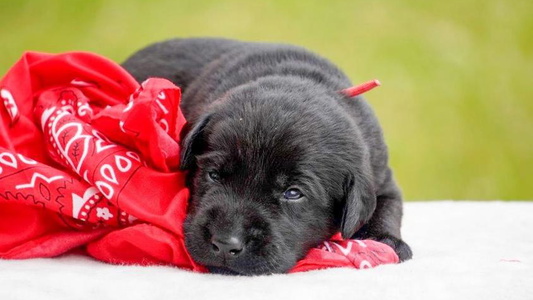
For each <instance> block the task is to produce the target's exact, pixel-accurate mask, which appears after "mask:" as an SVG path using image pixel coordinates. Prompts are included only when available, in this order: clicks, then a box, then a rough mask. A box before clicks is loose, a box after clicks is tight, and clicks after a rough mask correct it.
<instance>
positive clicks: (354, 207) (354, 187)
mask: <svg viewBox="0 0 533 300" xmlns="http://www.w3.org/2000/svg"><path fill="white" fill-rule="evenodd" d="M345 191H346V192H345V203H344V209H343V211H342V218H341V223H340V225H341V226H340V227H341V228H340V229H341V234H342V238H344V239H349V238H351V237H352V236H353V235H354V234H355V233H356V232H357V230H359V229H360V228H361V227H362V226H363V225H364V224H365V223H366V222H368V221H369V220H370V218H371V217H372V214H373V213H374V210H375V209H376V193H375V191H374V185H373V184H372V177H371V176H370V175H367V174H360V173H359V174H352V175H350V176H349V178H348V179H347V180H346V185H345Z"/></svg>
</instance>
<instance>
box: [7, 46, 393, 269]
mask: <svg viewBox="0 0 533 300" xmlns="http://www.w3.org/2000/svg"><path fill="white" fill-rule="evenodd" d="M180 98H181V92H180V89H179V88H178V87H176V86H175V85H173V84H172V83H171V82H169V81H167V80H165V79H159V78H153V79H149V80H147V81H145V82H144V83H143V84H142V85H139V84H138V83H137V82H136V81H135V80H134V79H133V77H132V76H131V75H130V74H128V73H127V72H126V71H125V70H124V69H122V68H121V67H120V66H119V65H117V64H116V63H114V62H112V61H110V60H108V59H106V58H103V57H101V56H98V55H95V54H91V53H83V52H70V53H65V54H59V55H51V54H43V53H35V52H27V53H25V54H24V55H23V56H22V58H21V59H20V60H19V61H18V62H17V63H16V64H15V65H14V66H13V67H12V68H11V70H9V72H8V73H7V74H6V75H5V77H4V78H3V79H2V80H1V81H0V116H1V123H0V258H4V259H23V258H37V257H54V256H58V255H61V254H64V253H67V252H70V251H73V250H76V251H78V252H81V253H84V254H86V255H89V256H92V257H94V258H96V259H98V260H101V261H105V262H109V263H121V264H123V263H126V264H141V265H154V264H157V265H161V264H162V265H174V266H178V267H180V268H184V269H189V270H193V271H198V272H206V268H205V267H203V266H201V265H199V264H197V263H195V262H194V261H193V260H192V259H191V257H190V256H189V254H188V253H187V250H186V248H185V245H184V241H183V228H182V224H183V221H184V218H185V215H186V212H187V200H188V197H189V191H188V189H187V188H186V187H185V173H183V172H180V171H178V167H179V153H180V146H179V142H180V132H181V130H182V129H183V127H184V125H185V123H186V121H185V118H184V117H183V115H182V113H181V111H180V109H179V103H180ZM397 262H398V257H397V255H396V254H395V253H394V251H393V250H392V249H391V248H390V247H389V246H387V245H385V244H382V243H378V242H376V241H371V240H365V241H358V240H342V239H340V238H339V237H338V236H337V237H334V238H332V240H331V241H328V242H324V244H322V245H320V246H319V247H317V248H313V249H311V250H310V251H309V253H308V254H307V256H306V257H305V258H304V259H302V260H301V261H299V262H298V263H297V265H296V266H295V267H294V268H293V269H292V270H291V271H290V272H299V271H308V270H314V269H322V268H327V267H351V268H358V269H360V268H369V267H374V266H377V265H380V264H386V263H397Z"/></svg>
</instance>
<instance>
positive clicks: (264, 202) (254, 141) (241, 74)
mask: <svg viewBox="0 0 533 300" xmlns="http://www.w3.org/2000/svg"><path fill="white" fill-rule="evenodd" d="M123 66H124V67H125V68H126V69H127V70H128V71H130V72H131V73H132V74H133V75H134V77H135V78H136V79H137V80H138V81H140V82H141V81H143V80H145V79H147V78H148V77H163V78H167V79H169V80H171V81H173V82H174V83H175V84H176V85H178V86H180V87H181V88H182V89H183V91H184V94H183V99H182V105H181V107H182V109H183V112H184V115H185V117H186V119H187V120H188V121H189V122H190V124H191V125H192V126H191V127H192V129H191V130H190V133H189V134H188V136H187V138H186V139H185V142H184V145H183V146H184V150H183V157H182V164H183V167H184V168H186V169H189V170H190V174H191V175H190V176H191V182H190V185H191V189H192V197H191V205H190V212H189V215H188V218H187V221H186V223H185V231H186V235H187V236H186V244H187V247H188V249H189V252H190V253H191V255H192V256H193V258H195V259H196V260H197V261H199V262H201V263H204V264H206V265H208V266H212V267H213V269H214V270H215V269H216V270H219V268H221V269H224V270H230V271H232V272H236V273H240V274H262V273H273V272H284V271H286V270H288V269H289V268H290V267H292V265H294V263H295V262H296V261H297V260H298V259H300V258H302V257H303V255H305V253H306V252H307V250H308V249H309V248H310V247H312V246H314V245H316V244H317V243H319V242H320V241H322V240H324V239H327V238H328V237H329V236H331V235H332V234H333V233H335V232H337V231H341V232H342V234H343V236H344V237H346V238H348V237H354V238H373V239H377V240H379V241H382V242H385V243H387V244H389V245H391V246H392V247H393V248H394V249H395V251H396V252H397V253H398V255H399V256H400V259H401V260H405V259H409V258H410V257H411V251H410V249H409V247H408V246H407V244H405V243H404V242H403V241H402V240H401V234H400V225H401V216H402V200H401V194H400V192H399V190H398V188H397V186H396V184H395V182H394V179H393V177H392V173H391V170H390V168H389V167H388V155H387V147H386V145H385V143H384V141H383V137H382V131H381V128H380V126H379V123H378V121H377V119H376V117H375V116H374V114H373V112H372V110H371V108H370V107H369V105H368V104H367V103H366V102H365V101H364V99H363V98H362V97H356V98H347V97H345V96H342V95H341V94H339V93H338V92H339V91H340V90H342V89H344V88H347V87H349V86H350V85H351V83H350V81H349V79H348V78H347V77H346V76H345V75H344V74H343V73H342V72H341V71H340V70H339V69H338V68H336V67H335V66H334V65H333V64H331V63H330V62H328V61H327V60H325V59H323V58H321V57H319V56H317V55H315V54H312V53H310V52H308V51H306V50H304V49H302V48H299V47H294V46H288V45H277V44H262V43H243V42H238V41H231V40H224V39H181V40H171V41H167V42H163V43H159V44H154V45H152V46H149V47H147V48H145V49H143V50H141V51H139V52H138V53H136V54H134V55H133V56H132V57H130V58H129V59H128V60H127V61H126V62H125V63H124V64H123ZM295 191H297V192H295ZM299 192H301V193H299ZM295 193H296V194H295ZM293 194H294V195H293ZM298 195H300V196H301V197H300V198H295V197H294V196H296V197H297V196H298ZM287 196H289V197H287Z"/></svg>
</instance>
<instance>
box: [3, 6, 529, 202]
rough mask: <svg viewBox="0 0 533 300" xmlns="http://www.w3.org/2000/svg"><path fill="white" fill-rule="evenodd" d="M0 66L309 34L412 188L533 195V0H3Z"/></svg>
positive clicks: (471, 195) (299, 40)
mask: <svg viewBox="0 0 533 300" xmlns="http://www.w3.org/2000/svg"><path fill="white" fill-rule="evenodd" d="M0 7H1V9H0V41H1V46H0V74H3V73H5V72H6V71H7V70H8V68H9V67H10V66H11V65H12V64H13V63H14V62H15V61H16V60H17V59H18V58H19V56H20V55H21V54H22V52H23V51H25V50H37V51H45V52H62V51H71V50H87V51H94V52H97V53H100V54H102V55H105V56H107V57H110V58H111V59H114V60H116V61H119V62H120V61H122V60H124V59H125V58H126V57H127V56H128V55H129V54H130V53H132V52H133V51H135V50H136V49H139V48H140V47H142V46H144V45H146V44H148V43H150V42H154V41H158V40H162V39H167V38H171V37H183V36H185V37H187V36H225V37H232V38H238V39H244V40H258V41H276V42H287V43H293V44H299V45H302V46H306V47H308V48H310V49H312V50H314V51H315V52H318V53H320V54H322V55H324V56H326V57H328V58H330V59H331V60H332V61H334V62H335V63H337V64H338V65H340V66H341V67H342V69H344V70H345V71H346V72H347V73H348V74H349V75H350V77H351V78H352V79H353V80H354V81H355V82H360V81H364V80H367V79H372V78H379V79H380V80H381V81H382V83H383V87H381V88H379V89H377V90H375V91H372V92H370V93H369V94H368V95H367V97H368V99H369V101H370V102H371V103H372V105H373V106H374V108H375V110H376V113H377V114H378V116H379V118H380V120H381V122H382V125H383V127H384V130H385V136H386V139H387V141H388V144H389V148H390V152H391V163H392V165H393V168H394V170H395V173H396V176H397V178H398V181H399V183H400V186H401V187H402V189H403V190H404V193H405V196H406V198H407V199H409V200H420V199H533V192H532V183H533V83H532V79H533V14H532V12H533V1H531V0H513V1H505V0H502V1H497V0H472V1H461V0H451V1H422V0H420V1H415V0H407V1H353V0H351V1H289V0H277V1H248V0H230V1H213V0H210V1H198V0H193V1H170V0H169V1H126V0H117V1H1V0H0Z"/></svg>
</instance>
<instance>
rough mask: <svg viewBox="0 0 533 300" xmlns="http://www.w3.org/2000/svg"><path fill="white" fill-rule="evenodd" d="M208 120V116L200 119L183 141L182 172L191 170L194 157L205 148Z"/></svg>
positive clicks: (194, 161) (209, 117) (194, 160)
mask: <svg viewBox="0 0 533 300" xmlns="http://www.w3.org/2000/svg"><path fill="white" fill-rule="evenodd" d="M210 119H211V116H210V115H207V116H204V117H203V118H202V119H200V121H198V122H197V123H196V125H194V127H193V128H192V129H191V130H190V131H189V133H188V134H187V136H186V137H185V139H184V140H183V143H182V149H181V162H180V163H181V164H180V168H181V169H182V170H187V169H191V168H192V167H193V166H194V164H195V163H196V158H195V156H196V155H197V154H199V153H200V152H201V151H202V149H203V148H204V147H205V146H206V137H205V127H206V126H207V124H208V123H209V120H210Z"/></svg>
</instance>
